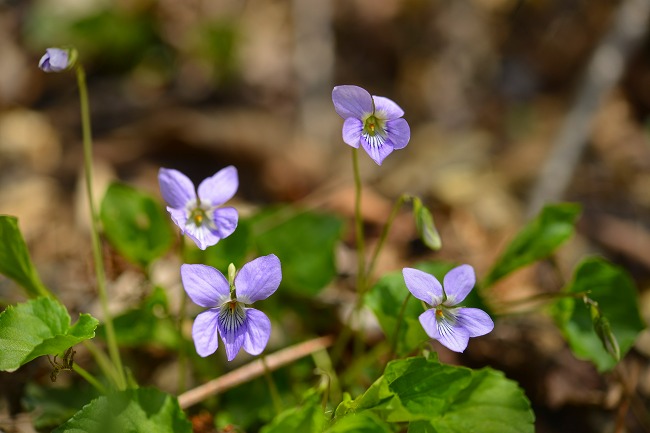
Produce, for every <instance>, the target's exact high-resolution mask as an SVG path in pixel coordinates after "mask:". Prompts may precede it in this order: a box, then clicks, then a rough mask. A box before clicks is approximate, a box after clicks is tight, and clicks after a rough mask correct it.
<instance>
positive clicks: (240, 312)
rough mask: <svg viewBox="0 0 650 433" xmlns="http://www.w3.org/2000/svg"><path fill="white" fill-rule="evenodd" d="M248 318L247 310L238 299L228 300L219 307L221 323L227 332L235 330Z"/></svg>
mask: <svg viewBox="0 0 650 433" xmlns="http://www.w3.org/2000/svg"><path fill="white" fill-rule="evenodd" d="M245 320H246V310H244V307H242V303H241V302H237V300H236V299H234V300H228V301H226V302H224V303H223V304H221V307H220V308H219V323H220V324H221V326H222V327H223V328H224V329H225V330H226V331H227V332H234V331H236V330H237V329H239V327H240V326H241V325H242V324H243V323H244V321H245Z"/></svg>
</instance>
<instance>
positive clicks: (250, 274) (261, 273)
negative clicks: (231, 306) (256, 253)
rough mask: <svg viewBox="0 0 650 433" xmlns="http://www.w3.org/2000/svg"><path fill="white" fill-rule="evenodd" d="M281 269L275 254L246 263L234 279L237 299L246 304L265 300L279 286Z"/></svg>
mask: <svg viewBox="0 0 650 433" xmlns="http://www.w3.org/2000/svg"><path fill="white" fill-rule="evenodd" d="M280 281H282V269H281V267H280V259H278V258H277V256H275V254H269V255H268V256H263V257H258V258H256V259H255V260H253V261H251V262H248V263H246V264H245V265H244V266H243V267H242V268H241V270H240V271H239V272H238V273H237V276H236V277H235V289H236V290H237V299H238V300H240V301H241V302H244V303H246V304H252V303H253V302H255V301H259V300H261V299H266V298H268V297H269V296H271V295H272V294H273V293H274V292H275V291H276V290H277V289H278V287H279V286H280Z"/></svg>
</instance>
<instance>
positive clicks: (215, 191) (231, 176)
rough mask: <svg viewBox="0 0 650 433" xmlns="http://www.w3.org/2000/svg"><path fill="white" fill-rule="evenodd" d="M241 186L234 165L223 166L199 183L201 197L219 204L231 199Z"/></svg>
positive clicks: (214, 204)
mask: <svg viewBox="0 0 650 433" xmlns="http://www.w3.org/2000/svg"><path fill="white" fill-rule="evenodd" d="M237 188H239V177H238V175H237V169H236V168H235V167H233V166H232V165H230V166H228V167H225V168H222V169H221V170H219V171H218V172H216V173H215V174H214V175H213V176H211V177H208V178H206V179H204V180H203V181H202V182H201V184H200V185H199V189H198V192H199V198H200V199H201V201H208V202H210V205H212V206H218V205H220V204H223V203H225V202H227V201H228V200H230V199H231V198H232V196H234V195H235V193H236V192H237Z"/></svg>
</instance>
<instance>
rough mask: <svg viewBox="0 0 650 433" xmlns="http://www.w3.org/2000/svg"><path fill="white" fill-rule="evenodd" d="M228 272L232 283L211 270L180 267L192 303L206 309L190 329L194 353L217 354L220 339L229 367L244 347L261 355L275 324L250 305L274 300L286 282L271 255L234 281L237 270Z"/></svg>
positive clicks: (247, 267) (245, 268) (245, 269)
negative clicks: (276, 293) (276, 292)
mask: <svg viewBox="0 0 650 433" xmlns="http://www.w3.org/2000/svg"><path fill="white" fill-rule="evenodd" d="M230 266H231V267H230V268H229V269H228V275H229V277H230V278H229V279H226V277H224V275H223V274H222V273H221V272H219V271H218V270H217V269H215V268H213V267H210V266H206V265H187V264H184V265H182V266H181V279H182V280H183V286H184V287H185V291H186V292H187V294H188V295H189V297H190V299H192V301H193V302H194V303H195V304H197V305H200V306H201V307H205V308H208V310H206V311H204V312H202V313H200V314H199V315H198V316H197V317H196V320H194V325H193V326H192V338H193V339H194V346H195V347H196V352H197V353H198V354H199V355H200V356H203V357H206V356H208V355H211V354H213V353H214V352H216V350H217V348H218V347H219V339H218V338H217V333H218V334H219V335H221V339H222V340H223V344H224V345H225V346H226V356H227V357H228V361H232V360H233V359H234V358H235V356H237V353H238V352H239V349H241V348H242V347H243V348H244V350H245V351H246V352H248V353H250V354H251V355H259V354H260V353H262V351H263V350H264V348H265V347H266V344H267V343H268V342H269V336H270V335H271V321H270V320H269V318H268V317H267V316H266V314H264V313H262V312H261V311H259V310H256V309H255V308H250V307H247V306H246V305H248V304H252V303H253V302H255V301H259V300H262V299H266V298H268V297H269V296H271V295H272V294H273V293H274V292H275V291H276V290H277V288H278V286H279V285H280V281H281V280H282V270H281V268H280V260H279V259H278V258H277V257H276V256H275V255H273V254H270V255H268V256H263V257H258V258H257V259H255V260H253V261H251V262H249V263H246V264H245V265H244V266H243V267H242V268H241V270H240V271H239V272H238V273H237V275H236V276H235V275H234V274H235V269H234V266H233V265H230Z"/></svg>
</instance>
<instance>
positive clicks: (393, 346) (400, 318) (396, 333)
mask: <svg viewBox="0 0 650 433" xmlns="http://www.w3.org/2000/svg"><path fill="white" fill-rule="evenodd" d="M411 296H412V295H411V292H409V293H408V294H407V295H406V298H404V302H402V307H401V308H400V309H399V314H398V315H397V323H396V324H395V331H394V332H393V342H392V343H391V346H390V353H391V354H392V357H393V358H394V357H395V356H397V343H398V341H399V328H400V327H401V326H402V321H404V312H405V311H406V306H407V305H408V303H409V299H411Z"/></svg>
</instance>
